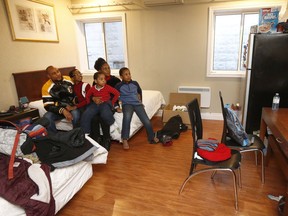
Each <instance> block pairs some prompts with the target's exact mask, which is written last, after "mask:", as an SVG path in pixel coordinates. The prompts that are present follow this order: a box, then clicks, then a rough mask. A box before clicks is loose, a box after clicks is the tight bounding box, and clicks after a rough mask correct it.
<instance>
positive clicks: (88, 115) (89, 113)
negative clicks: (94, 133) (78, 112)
mask: <svg viewBox="0 0 288 216" xmlns="http://www.w3.org/2000/svg"><path fill="white" fill-rule="evenodd" d="M98 112H99V106H98V105H97V104H95V103H90V104H89V105H88V106H87V107H86V110H85V111H84V113H83V114H82V116H81V120H80V127H81V128H82V129H83V131H84V133H90V132H91V119H92V118H93V116H95V115H97V114H98Z"/></svg>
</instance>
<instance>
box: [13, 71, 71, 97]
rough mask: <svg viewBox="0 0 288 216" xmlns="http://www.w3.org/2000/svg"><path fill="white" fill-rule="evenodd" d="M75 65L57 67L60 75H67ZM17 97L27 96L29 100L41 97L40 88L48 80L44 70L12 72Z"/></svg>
mask: <svg viewBox="0 0 288 216" xmlns="http://www.w3.org/2000/svg"><path fill="white" fill-rule="evenodd" d="M73 69H75V66H71V67H64V68H59V70H60V71H61V73H62V75H69V72H70V71H71V70H73ZM13 77H14V81H15V86H16V90H17V95H18V98H21V97H25V96H26V97H27V98H28V100H29V101H35V100H40V99H42V93H41V89H42V86H43V85H44V83H45V82H46V81H47V80H48V77H47V74H46V71H45V70H38V71H27V72H18V73H13Z"/></svg>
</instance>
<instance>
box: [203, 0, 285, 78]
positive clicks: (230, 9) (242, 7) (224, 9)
mask: <svg viewBox="0 0 288 216" xmlns="http://www.w3.org/2000/svg"><path fill="white" fill-rule="evenodd" d="M265 7H280V12H279V17H281V15H282V14H283V13H284V12H285V10H286V2H285V1H277V2H266V3H246V4H245V3H244V4H233V5H231V4H229V5H226V6H212V7H209V18H208V42H207V68H206V76H207V77H244V76H245V71H215V70H213V63H214V62H213V61H214V39H215V38H214V35H215V16H216V15H231V14H236V13H238V14H239V13H242V14H243V13H246V14H248V13H255V12H259V10H260V9H261V8H265ZM242 33H243V27H242V26H241V34H242ZM239 45H241V44H239ZM239 52H240V51H239ZM240 56H241V55H240ZM240 62H241V61H240Z"/></svg>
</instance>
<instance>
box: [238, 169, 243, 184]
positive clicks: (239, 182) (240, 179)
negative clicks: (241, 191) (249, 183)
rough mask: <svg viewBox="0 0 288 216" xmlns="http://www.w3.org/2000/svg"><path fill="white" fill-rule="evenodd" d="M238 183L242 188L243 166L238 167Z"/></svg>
mask: <svg viewBox="0 0 288 216" xmlns="http://www.w3.org/2000/svg"><path fill="white" fill-rule="evenodd" d="M238 185H239V187H240V188H242V176H241V167H239V168H238Z"/></svg>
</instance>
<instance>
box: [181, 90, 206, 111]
mask: <svg viewBox="0 0 288 216" xmlns="http://www.w3.org/2000/svg"><path fill="white" fill-rule="evenodd" d="M178 92H179V93H194V94H200V98H201V104H200V107H203V108H209V107H210V101H211V88H210V87H198V86H179V87H178Z"/></svg>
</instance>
